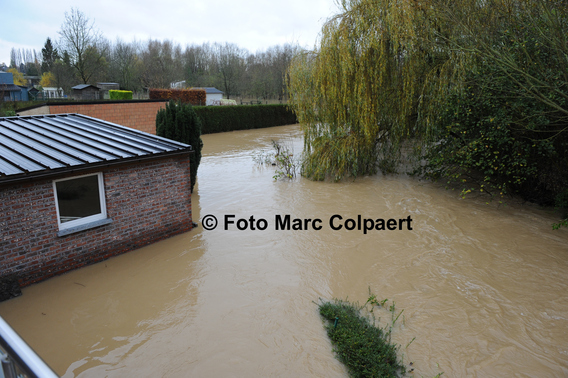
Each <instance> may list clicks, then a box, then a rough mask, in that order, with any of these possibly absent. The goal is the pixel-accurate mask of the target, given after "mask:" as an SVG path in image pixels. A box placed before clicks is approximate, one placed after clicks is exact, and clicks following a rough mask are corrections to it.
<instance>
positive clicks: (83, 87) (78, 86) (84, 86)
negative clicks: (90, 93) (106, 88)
mask: <svg viewBox="0 0 568 378" xmlns="http://www.w3.org/2000/svg"><path fill="white" fill-rule="evenodd" d="M89 87H93V88H95V89H100V88H99V87H97V86H95V85H92V84H79V85H75V86H74V87H73V88H71V89H78V90H83V89H85V88H89Z"/></svg>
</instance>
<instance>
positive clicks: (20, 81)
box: [8, 68, 26, 85]
mask: <svg viewBox="0 0 568 378" xmlns="http://www.w3.org/2000/svg"><path fill="white" fill-rule="evenodd" d="M8 72H10V73H11V74H12V75H13V76H14V84H15V85H26V80H25V79H24V75H23V74H22V73H21V72H19V71H18V70H17V69H15V68H10V69H8Z"/></svg>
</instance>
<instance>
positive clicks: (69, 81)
mask: <svg viewBox="0 0 568 378" xmlns="http://www.w3.org/2000/svg"><path fill="white" fill-rule="evenodd" d="M51 69H52V72H53V75H54V76H55V83H56V85H55V86H56V87H57V88H58V89H59V88H61V89H62V90H63V91H64V92H65V93H70V92H71V88H72V87H73V85H74V79H73V76H74V69H73V67H71V63H70V58H69V54H67V51H64V52H63V56H62V57H61V58H60V59H57V60H56V61H55V62H54V63H53V66H52V68H51Z"/></svg>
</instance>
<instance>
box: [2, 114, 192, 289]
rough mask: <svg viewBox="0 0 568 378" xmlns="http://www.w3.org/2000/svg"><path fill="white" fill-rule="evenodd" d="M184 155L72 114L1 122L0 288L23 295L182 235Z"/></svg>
mask: <svg viewBox="0 0 568 378" xmlns="http://www.w3.org/2000/svg"><path fill="white" fill-rule="evenodd" d="M190 153H191V146H188V145H186V144H183V143H178V142H175V141H171V140H169V139H165V138H161V137H157V136H154V135H150V134H147V133H144V132H140V131H137V130H133V129H130V128H127V127H123V126H119V125H116V124H112V123H109V122H105V121H102V120H99V119H95V118H91V117H87V116H83V115H78V114H59V115H40V116H27V117H7V118H0V229H1V235H2V236H1V239H0V279H2V278H6V277H12V278H15V279H17V280H18V282H19V285H20V286H25V285H28V284H31V283H34V282H37V281H41V280H44V279H46V278H49V277H51V276H53V275H57V274H61V273H64V272H66V271H68V270H71V269H75V268H78V267H81V266H83V265H87V264H91V263H95V262H98V261H102V260H104V259H107V258H109V257H111V256H114V255H117V254H120V253H123V252H126V251H130V250H133V249H136V248H139V247H141V246H143V245H146V244H149V243H152V242H155V241H157V240H160V239H164V238H167V237H169V236H172V235H175V234H179V233H182V232H185V231H188V230H190V229H191V228H192V217H191V192H190V187H191V186H190V174H189V154H190Z"/></svg>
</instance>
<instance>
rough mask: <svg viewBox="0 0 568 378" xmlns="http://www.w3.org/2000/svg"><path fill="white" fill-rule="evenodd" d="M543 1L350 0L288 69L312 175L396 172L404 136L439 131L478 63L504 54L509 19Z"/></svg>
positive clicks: (427, 136) (426, 137) (306, 168)
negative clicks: (498, 49)
mask: <svg viewBox="0 0 568 378" xmlns="http://www.w3.org/2000/svg"><path fill="white" fill-rule="evenodd" d="M544 2H546V1H544ZM535 3H538V1H536V2H535V1H529V0H526V1H523V0H483V1H482V0H422V1H419V0H343V1H341V4H340V5H341V9H342V10H341V12H340V13H339V14H337V15H335V16H334V17H332V18H330V19H329V20H328V21H327V22H326V23H325V25H324V27H323V29H322V31H321V36H320V41H319V44H318V46H317V48H315V49H314V50H313V51H306V52H303V53H301V54H299V55H297V56H296V57H295V58H294V59H293V61H292V63H291V65H290V68H289V72H288V74H289V81H288V86H289V93H290V104H291V106H292V107H293V109H294V110H295V112H296V114H297V116H298V120H299V122H300V123H301V124H302V126H303V129H304V134H305V161H304V165H303V167H302V168H303V174H304V175H305V176H308V177H311V178H314V179H319V180H321V179H324V178H326V177H331V178H332V179H335V180H339V179H341V178H343V177H345V176H358V175H365V174H373V173H375V172H376V170H377V168H380V169H381V170H383V171H392V170H393V169H394V167H395V165H396V163H397V161H398V159H399V158H400V156H401V155H400V151H401V145H402V143H403V142H410V141H413V142H414V143H416V144H417V146H418V147H420V145H421V143H424V142H426V141H431V140H432V137H433V135H436V134H437V133H438V129H437V127H438V125H437V122H438V121H439V119H440V112H441V111H442V110H443V109H444V107H445V101H446V99H447V97H448V95H449V94H451V93H456V92H460V91H462V90H463V87H464V85H465V79H466V76H467V73H468V72H469V71H470V70H471V67H472V66H475V65H483V64H487V62H488V61H491V60H495V57H494V56H491V55H490V52H491V51H490V49H489V48H488V47H489V46H491V47H495V43H496V39H495V38H496V36H497V35H498V34H499V33H500V30H501V29H502V28H503V25H506V22H505V23H504V21H507V20H506V19H507V18H510V19H514V18H516V17H517V16H518V15H519V14H522V13H523V12H524V11H525V10H526V8H527V7H528V6H529V5H534V4H535ZM497 43H498V42H497ZM505 63H506V62H505Z"/></svg>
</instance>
